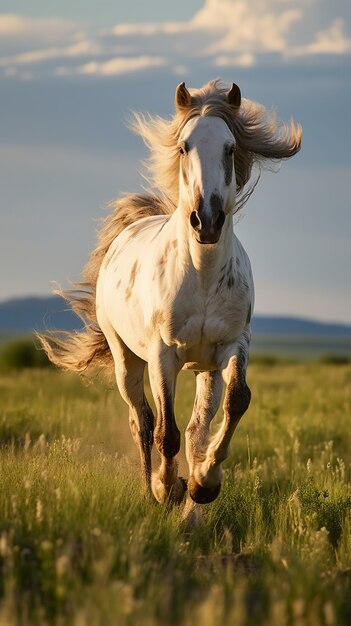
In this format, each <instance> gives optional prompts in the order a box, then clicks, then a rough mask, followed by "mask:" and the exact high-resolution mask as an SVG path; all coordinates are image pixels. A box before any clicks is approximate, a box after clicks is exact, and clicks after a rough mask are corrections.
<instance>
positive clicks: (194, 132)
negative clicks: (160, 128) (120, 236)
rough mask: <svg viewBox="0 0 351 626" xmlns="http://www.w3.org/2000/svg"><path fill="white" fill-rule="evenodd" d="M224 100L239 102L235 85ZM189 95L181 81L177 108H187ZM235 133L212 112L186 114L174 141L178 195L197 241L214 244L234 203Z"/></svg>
mask: <svg viewBox="0 0 351 626" xmlns="http://www.w3.org/2000/svg"><path fill="white" fill-rule="evenodd" d="M227 98H228V103H229V104H230V105H232V106H233V107H236V108H238V107H239V106H240V101H241V95H240V90H239V87H237V86H236V85H233V87H232V89H231V90H230V92H229V93H228V96H227ZM191 106H192V102H191V95H190V93H189V92H188V90H187V89H186V87H185V85H184V83H181V85H179V86H178V88H177V92H176V107H177V109H178V110H179V111H181V110H184V109H186V108H189V110H190V111H191ZM235 148H236V142H235V137H234V135H233V134H232V132H231V131H230V129H229V127H228V126H227V124H226V123H225V121H224V120H223V119H221V118H220V117H216V116H215V115H205V116H202V115H198V114H196V113H195V114H194V116H191V115H190V119H189V120H188V121H187V123H186V124H185V125H184V127H183V129H182V131H181V133H180V136H179V141H178V150H179V152H180V175H179V199H180V206H181V209H182V210H183V211H185V212H186V215H187V218H188V220H189V223H190V226H191V232H192V234H193V236H194V237H195V238H196V240H197V241H198V242H199V243H201V244H215V243H217V241H218V240H219V238H220V236H221V231H222V228H223V225H224V222H225V220H226V218H227V216H228V215H229V214H231V213H232V211H233V207H234V205H235V194H236V179H235V165H234V163H235V159H234V157H235Z"/></svg>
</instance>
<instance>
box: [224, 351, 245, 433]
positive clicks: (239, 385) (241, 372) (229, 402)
mask: <svg viewBox="0 0 351 626" xmlns="http://www.w3.org/2000/svg"><path fill="white" fill-rule="evenodd" d="M246 365H247V349H245V348H244V346H243V345H239V348H238V353H237V356H236V360H235V363H233V366H232V367H233V369H232V372H231V376H230V380H229V382H228V386H227V391H226V394H225V398H224V405H223V409H224V413H225V415H226V417H227V419H228V420H229V422H231V421H232V420H233V421H234V423H237V422H238V421H239V420H240V418H241V416H242V415H243V414H244V413H245V411H247V409H248V407H249V404H250V399H251V391H250V389H249V387H248V386H247V384H246Z"/></svg>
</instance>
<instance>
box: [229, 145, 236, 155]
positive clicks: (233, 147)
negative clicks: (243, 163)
mask: <svg viewBox="0 0 351 626" xmlns="http://www.w3.org/2000/svg"><path fill="white" fill-rule="evenodd" d="M234 152H235V146H234V144H233V145H232V146H229V150H228V154H230V156H233V154H234Z"/></svg>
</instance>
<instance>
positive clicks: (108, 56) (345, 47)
mask: <svg viewBox="0 0 351 626" xmlns="http://www.w3.org/2000/svg"><path fill="white" fill-rule="evenodd" d="M326 2H327V0H252V1H251V2H250V3H248V2H247V1H246V0H206V1H205V3H204V6H203V7H202V8H201V9H200V10H199V11H198V12H197V13H195V15H194V16H193V18H192V19H190V20H189V21H188V22H165V23H157V24H156V23H150V24H117V25H115V26H113V27H112V28H111V29H109V30H108V29H104V30H98V29H96V31H95V32H93V29H90V32H89V29H87V28H82V25H80V24H74V23H71V22H68V21H64V20H61V19H59V18H28V17H24V16H19V15H14V14H6V15H0V35H1V41H0V67H3V68H4V69H3V71H4V73H6V75H7V76H10V75H12V76H21V75H24V74H23V72H25V73H26V74H27V76H29V75H30V74H31V73H33V74H35V75H43V74H45V73H46V74H47V75H49V74H52V73H53V74H55V75H56V76H65V75H74V74H77V75H82V74H85V75H94V76H115V75H119V74H124V73H127V72H140V71H143V70H144V69H146V68H158V67H161V66H166V65H168V66H169V68H170V71H173V72H174V73H177V72H179V68H182V69H184V71H186V70H188V69H189V68H194V67H195V65H196V67H199V66H201V65H204V64H206V67H207V66H208V65H211V66H214V67H231V66H241V67H251V66H253V65H255V64H257V63H261V64H262V63H265V60H266V59H267V61H266V62H269V59H270V58H271V57H270V56H269V55H271V54H274V55H275V62H277V61H279V60H280V62H281V63H284V62H285V61H286V59H288V58H294V57H297V56H306V57H308V56H310V55H324V54H329V55H346V54H350V53H351V37H350V35H349V31H350V26H349V25H348V23H347V21H346V15H347V13H346V11H347V5H345V6H344V4H343V2H341V0H339V1H338V3H337V4H336V5H335V6H336V10H337V11H338V13H336V14H335V15H334V16H333V17H331V10H330V5H327V4H326ZM340 2H341V3H340ZM342 13H344V14H345V15H343V14H342ZM1 51H3V53H2V54H1ZM21 66H26V70H24V69H23V71H22V72H21V71H20V67H21ZM39 66H40V67H39ZM16 68H17V69H16Z"/></svg>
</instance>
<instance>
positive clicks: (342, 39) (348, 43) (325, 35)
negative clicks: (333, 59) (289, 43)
mask: <svg viewBox="0 0 351 626" xmlns="http://www.w3.org/2000/svg"><path fill="white" fill-rule="evenodd" d="M344 27H345V21H344V20H343V19H342V18H336V19H335V20H334V21H333V22H332V24H330V26H329V27H328V28H327V29H326V30H321V31H319V32H318V33H316V35H315V39H314V41H313V42H312V43H310V44H308V45H306V46H301V47H298V48H296V50H294V51H293V54H296V55H308V54H347V53H350V52H351V39H350V38H349V37H347V36H346V35H345V33H344Z"/></svg>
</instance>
